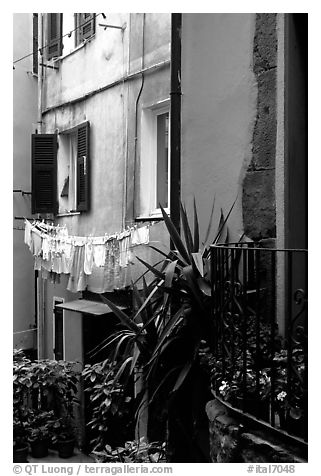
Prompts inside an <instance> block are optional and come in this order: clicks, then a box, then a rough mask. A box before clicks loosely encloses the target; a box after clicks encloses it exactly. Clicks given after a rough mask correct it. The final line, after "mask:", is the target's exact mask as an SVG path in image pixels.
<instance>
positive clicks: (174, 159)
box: [170, 13, 182, 249]
mask: <svg viewBox="0 0 321 476" xmlns="http://www.w3.org/2000/svg"><path fill="white" fill-rule="evenodd" d="M181 29H182V14H181V13H172V22H171V93H170V95H171V107H170V113H171V121H170V155H171V161H170V162H171V163H170V180H171V183H170V215H171V220H172V222H173V224H174V225H175V227H176V229H177V230H178V231H180V199H181V94H182V93H181V48H182V45H181ZM173 248H174V244H173V243H172V242H171V249H173Z"/></svg>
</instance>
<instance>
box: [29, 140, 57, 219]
mask: <svg viewBox="0 0 321 476" xmlns="http://www.w3.org/2000/svg"><path fill="white" fill-rule="evenodd" d="M31 161H32V165H31V166H32V176H31V191H32V213H55V212H56V210H57V134H32V142H31Z"/></svg>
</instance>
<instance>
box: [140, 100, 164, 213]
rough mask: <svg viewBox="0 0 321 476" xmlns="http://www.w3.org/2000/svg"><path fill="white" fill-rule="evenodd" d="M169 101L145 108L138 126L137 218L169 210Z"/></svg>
mask: <svg viewBox="0 0 321 476" xmlns="http://www.w3.org/2000/svg"><path fill="white" fill-rule="evenodd" d="M169 124H170V115H169V101H164V102H162V103H161V104H158V105H155V106H152V107H149V108H145V109H144V110H143V113H142V124H141V126H142V127H141V170H140V214H141V215H142V216H145V215H147V216H152V215H159V214H160V208H159V204H161V205H162V207H164V208H165V209H168V207H169V193H170V179H169V175H170V153H169V151H170V148H169V130H170V128H169Z"/></svg>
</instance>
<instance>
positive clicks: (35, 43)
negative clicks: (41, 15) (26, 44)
mask: <svg viewBox="0 0 321 476" xmlns="http://www.w3.org/2000/svg"><path fill="white" fill-rule="evenodd" d="M32 51H33V62H32V72H33V74H38V13H33V14H32Z"/></svg>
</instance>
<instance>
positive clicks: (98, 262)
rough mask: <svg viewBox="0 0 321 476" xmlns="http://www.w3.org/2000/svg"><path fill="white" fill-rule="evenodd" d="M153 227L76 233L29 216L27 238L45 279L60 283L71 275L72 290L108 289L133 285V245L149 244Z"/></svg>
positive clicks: (26, 230)
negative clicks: (64, 277)
mask: <svg viewBox="0 0 321 476" xmlns="http://www.w3.org/2000/svg"><path fill="white" fill-rule="evenodd" d="M150 226H151V224H148V225H144V226H141V227H137V226H134V227H128V228H127V229H126V230H124V231H122V232H118V233H112V234H108V233H105V235H102V236H91V235H89V236H74V235H69V234H68V230H67V227H66V225H63V226H60V225H53V224H52V225H50V224H48V223H44V222H40V221H38V220H34V221H33V222H32V223H31V222H30V221H28V220H27V219H26V220H25V237H24V239H25V243H26V244H27V245H28V246H29V249H30V251H31V253H32V254H33V255H34V268H35V269H36V270H38V271H39V272H41V275H42V277H43V278H44V279H47V278H48V277H50V278H51V280H52V281H53V282H54V283H56V282H60V275H61V274H67V275H69V281H68V286H67V289H68V290H69V291H72V292H78V291H84V290H85V289H86V288H87V287H88V289H89V290H91V289H90V288H92V289H95V290H97V289H99V290H101V291H99V292H107V291H113V290H114V289H121V288H124V287H126V286H128V285H129V279H130V272H128V265H130V264H133V260H134V254H133V248H134V247H135V246H138V245H147V244H148V243H149V228H150ZM97 279H98V280H99V283H100V284H99V285H97ZM94 292H97V291H94Z"/></svg>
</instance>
